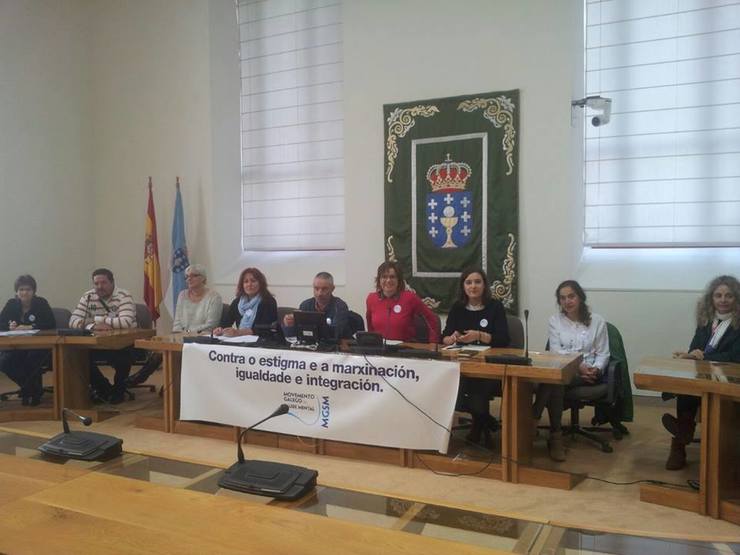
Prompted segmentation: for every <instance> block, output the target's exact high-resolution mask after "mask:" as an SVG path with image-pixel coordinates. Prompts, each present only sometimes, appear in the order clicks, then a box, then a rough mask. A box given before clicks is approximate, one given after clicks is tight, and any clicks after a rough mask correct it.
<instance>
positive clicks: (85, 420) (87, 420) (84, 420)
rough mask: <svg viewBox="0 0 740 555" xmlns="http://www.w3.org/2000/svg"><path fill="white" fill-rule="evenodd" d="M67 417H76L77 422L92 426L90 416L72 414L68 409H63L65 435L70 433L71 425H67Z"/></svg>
mask: <svg viewBox="0 0 740 555" xmlns="http://www.w3.org/2000/svg"><path fill="white" fill-rule="evenodd" d="M67 415H70V416H74V417H75V418H76V419H77V420H79V421H80V422H82V424H84V425H85V426H89V425H90V424H92V418H90V417H89V416H80V415H79V414H77V413H76V412H72V411H71V410H69V409H68V408H63V409H62V428H63V429H64V433H65V434H68V433H69V424H68V423H67Z"/></svg>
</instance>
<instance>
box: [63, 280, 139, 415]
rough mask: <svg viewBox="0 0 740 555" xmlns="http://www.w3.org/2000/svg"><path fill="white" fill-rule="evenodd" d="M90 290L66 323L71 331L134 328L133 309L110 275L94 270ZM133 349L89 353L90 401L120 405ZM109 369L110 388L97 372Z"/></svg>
mask: <svg viewBox="0 0 740 555" xmlns="http://www.w3.org/2000/svg"><path fill="white" fill-rule="evenodd" d="M92 280H93V286H94V287H93V289H91V290H89V291H87V292H86V293H85V294H84V295H82V297H80V302H78V303H77V308H75V310H74V312H72V317H71V318H70V319H69V326H70V327H71V328H86V329H91V330H95V331H107V330H113V329H124V328H135V327H136V306H135V305H134V299H133V298H132V297H131V294H130V293H129V292H128V291H126V290H124V289H120V288H118V287H116V283H115V280H114V279H113V272H111V271H110V270H108V269H107V268H98V269H97V270H95V271H94V272H93V274H92ZM132 359H133V348H132V347H127V348H124V349H118V350H113V351H98V350H91V351H90V386H91V387H92V395H93V400H99V401H108V402H110V403H112V404H118V403H121V402H122V401H123V396H124V393H125V391H126V378H128V375H129V372H130V371H131V362H132ZM100 363H105V364H108V365H110V366H112V367H113V368H114V369H115V371H116V375H115V377H114V380H113V384H112V385H111V383H110V382H109V381H108V380H107V378H106V377H105V376H104V375H103V373H102V372H101V371H100V368H98V364H100Z"/></svg>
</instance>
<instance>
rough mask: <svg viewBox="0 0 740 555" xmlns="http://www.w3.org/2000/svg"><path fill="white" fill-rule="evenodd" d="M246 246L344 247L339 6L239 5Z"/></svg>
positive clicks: (285, 1)
mask: <svg viewBox="0 0 740 555" xmlns="http://www.w3.org/2000/svg"><path fill="white" fill-rule="evenodd" d="M237 7H238V19H239V36H240V60H241V133H242V137H241V143H242V151H241V152H242V155H241V159H242V167H241V171H242V203H243V205H242V245H243V248H244V250H271V251H272V250H278V251H279V250H339V249H343V248H344V176H343V161H344V152H343V129H342V121H343V115H342V14H341V3H340V2H339V1H338V0H259V1H245V0H241V1H239V2H238V4H237Z"/></svg>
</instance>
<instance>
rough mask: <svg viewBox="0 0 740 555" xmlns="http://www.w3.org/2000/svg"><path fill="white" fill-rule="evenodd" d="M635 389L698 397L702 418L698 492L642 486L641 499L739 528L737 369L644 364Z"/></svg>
mask: <svg viewBox="0 0 740 555" xmlns="http://www.w3.org/2000/svg"><path fill="white" fill-rule="evenodd" d="M635 385H636V386H637V387H639V388H642V389H650V390H653V391H667V392H670V393H680V394H684V395H695V396H697V397H701V414H702V418H701V451H700V453H701V460H700V465H699V484H700V488H699V491H698V492H692V491H685V490H680V489H674V488H669V487H664V486H656V485H643V486H642V487H641V488H640V499H641V500H642V501H647V502H650V503H657V504H660V505H667V506H669V507H676V508H679V509H685V510H690V511H695V512H698V513H700V514H703V515H710V516H712V517H714V518H722V519H724V520H728V521H730V522H733V523H735V524H738V525H740V364H728V363H719V364H718V363H712V362H707V361H694V360H684V359H669V358H646V359H644V360H642V361H641V363H640V366H639V368H638V369H637V372H635Z"/></svg>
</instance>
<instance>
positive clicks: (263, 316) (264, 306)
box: [221, 295, 279, 328]
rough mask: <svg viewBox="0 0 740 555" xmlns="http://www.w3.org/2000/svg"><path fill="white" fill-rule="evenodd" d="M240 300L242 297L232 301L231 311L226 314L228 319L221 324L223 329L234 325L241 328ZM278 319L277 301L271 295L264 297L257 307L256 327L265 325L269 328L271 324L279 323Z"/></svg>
mask: <svg viewBox="0 0 740 555" xmlns="http://www.w3.org/2000/svg"><path fill="white" fill-rule="evenodd" d="M239 298H240V297H237V298H236V299H234V300H233V301H231V304H230V305H229V310H228V311H227V312H226V318H225V319H224V321H223V322H221V325H222V327H224V328H230V327H231V326H232V325H234V324H236V325H237V327H239V322H241V321H242V315H241V314H239ZM277 319H278V311H277V301H276V300H275V297H273V296H271V295H267V296H265V297H262V300H261V301H260V304H259V306H258V307H257V315H256V316H255V317H254V325H255V326H259V325H261V324H264V325H266V326H269V325H270V324H273V323H275V322H277ZM278 324H279V322H278Z"/></svg>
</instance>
